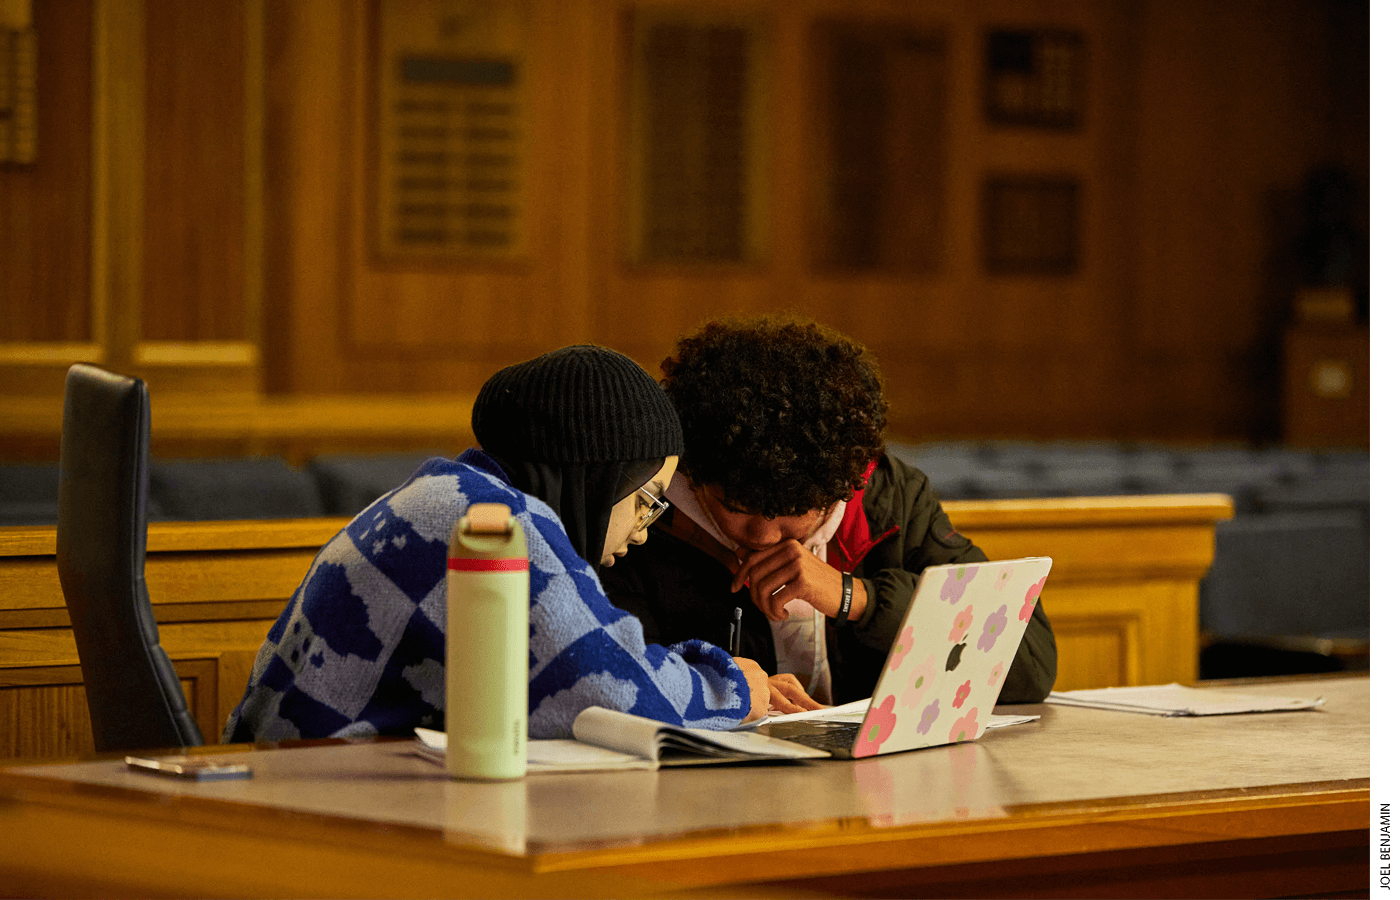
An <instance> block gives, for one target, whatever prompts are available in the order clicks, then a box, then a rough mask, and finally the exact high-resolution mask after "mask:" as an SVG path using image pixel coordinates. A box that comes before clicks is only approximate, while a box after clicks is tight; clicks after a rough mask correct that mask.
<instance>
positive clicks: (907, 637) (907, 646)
mask: <svg viewBox="0 0 1400 900" xmlns="http://www.w3.org/2000/svg"><path fill="white" fill-rule="evenodd" d="M913 649H914V626H913V625H910V626H909V627H908V628H906V629H904V631H903V632H901V633H900V635H899V638H898V640H896V641H895V642H894V649H893V650H891V651H890V657H891V661H890V671H891V672H893V671H894V670H895V669H898V668H899V664H900V663H902V662H904V657H906V656H908V655H909V651H910V650H913Z"/></svg>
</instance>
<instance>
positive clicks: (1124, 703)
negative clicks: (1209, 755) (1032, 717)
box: [1045, 683, 1323, 716]
mask: <svg viewBox="0 0 1400 900" xmlns="http://www.w3.org/2000/svg"><path fill="white" fill-rule="evenodd" d="M1045 702H1046V703H1056V704H1059V705H1061V706H1082V707H1085V708H1087V709H1107V710H1113V711H1115V712H1132V713H1143V714H1146V715H1150V716H1227V715H1233V714H1236V713H1257V712H1287V711H1290V710H1298V709H1316V708H1317V707H1319V706H1321V705H1322V703H1323V698H1322V697H1314V698H1313V699H1311V700H1308V699H1306V698H1302V697H1265V696H1261V695H1258V694H1229V693H1225V692H1223V691H1217V690H1213V689H1212V690H1202V689H1200V688H1189V687H1183V686H1182V685H1179V684H1176V683H1172V684H1159V685H1153V686H1151V687H1115V688H1099V689H1097V690H1084V691H1065V692H1063V693H1062V692H1059V691H1052V692H1051V693H1050V696H1049V697H1047V698H1046V700H1045Z"/></svg>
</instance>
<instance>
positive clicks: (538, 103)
mask: <svg viewBox="0 0 1400 900" xmlns="http://www.w3.org/2000/svg"><path fill="white" fill-rule="evenodd" d="M439 6H440V4H437V3H428V4H426V5H425V6H424V7H423V9H424V10H425V13H424V14H425V15H427V14H432V15H437V13H436V12H434V10H435V9H437V7H439ZM444 8H445V7H444ZM502 9H508V10H511V11H512V17H513V18H518V21H519V27H520V30H521V31H522V35H521V39H522V41H523V44H522V46H521V50H520V60H521V62H520V72H521V80H522V82H523V85H522V92H521V96H522V110H521V116H520V118H519V120H518V121H519V127H520V128H521V129H522V130H523V131H524V134H525V137H524V140H523V141H522V142H521V146H522V148H523V156H522V159H521V166H520V177H521V178H522V179H523V182H524V188H523V202H522V206H521V212H522V222H521V223H520V224H521V231H522V234H523V241H522V243H523V248H522V252H521V253H520V254H519V256H518V257H516V258H507V259H502V260H499V261H496V260H489V259H487V260H477V261H466V260H463V261H460V262H452V263H446V262H443V263H439V264H437V265H433V266H415V267H408V266H405V265H402V264H400V263H396V262H395V261H392V260H384V259H377V258H376V257H375V255H374V254H373V253H371V252H363V251H357V253H356V264H355V267H354V273H355V274H354V284H355V289H354V291H353V294H352V297H353V300H352V304H351V306H350V309H349V317H350V328H349V347H348V348H347V355H348V356H349V358H351V359H353V360H356V361H358V360H360V359H367V360H373V361H376V362H378V363H379V365H380V367H381V368H383V369H390V368H392V367H394V366H397V367H399V368H401V369H402V371H403V376H402V379H401V382H402V383H405V384H408V385H412V389H416V390H463V389H467V388H468V387H470V388H471V389H474V388H475V387H476V386H477V385H479V384H480V383H481V381H484V380H485V378H486V377H487V376H489V375H490V374H491V373H493V372H494V371H495V370H496V369H498V368H500V367H501V366H503V365H506V364H509V363H513V362H518V361H520V360H522V359H525V358H527V357H529V356H533V355H535V354H537V353H540V352H543V351H545V350H549V349H553V348H555V347H559V346H563V345H565V344H569V343H576V342H578V341H579V340H581V339H583V337H584V335H585V332H586V330H587V327H588V322H589V320H590V318H591V317H590V314H589V298H588V292H587V278H586V270H584V269H581V268H579V265H580V263H582V262H583V260H584V259H586V257H587V255H588V252H589V251H588V250H587V247H588V240H589V235H588V231H589V229H588V228H587V227H586V225H585V224H584V223H585V222H586V220H587V208H588V207H587V197H588V193H587V186H586V182H587V166H588V145H589V144H588V136H587V135H588V127H589V125H590V123H589V121H588V116H587V109H588V108H587V105H586V97H587V87H586V84H587V81H586V79H587V72H588V69H589V64H590V61H589V58H588V53H587V51H588V48H589V44H588V42H587V41H586V40H584V41H580V40H577V39H576V38H577V36H579V35H586V34H588V31H589V29H588V18H587V16H586V14H585V13H586V12H587V10H586V9H581V8H579V7H578V6H577V5H576V4H566V3H560V2H544V0H538V2H524V0H515V2H511V3H508V4H506V5H505V6H504V7H502ZM580 106H581V107H582V108H580ZM361 130H362V129H357V132H359V131H361ZM359 193H360V194H361V195H363V194H364V192H363V191H359ZM363 236H364V230H363V229H356V230H355V234H354V236H353V238H352V240H353V241H354V242H356V243H358V242H360V241H362V239H363ZM363 389H373V387H372V385H370V384H364V385H363Z"/></svg>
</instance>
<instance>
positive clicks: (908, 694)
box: [899, 656, 942, 706]
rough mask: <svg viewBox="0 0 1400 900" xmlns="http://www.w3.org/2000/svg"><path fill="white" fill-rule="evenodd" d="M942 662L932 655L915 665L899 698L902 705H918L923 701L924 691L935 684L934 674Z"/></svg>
mask: <svg viewBox="0 0 1400 900" xmlns="http://www.w3.org/2000/svg"><path fill="white" fill-rule="evenodd" d="M941 664H942V660H940V659H938V658H937V657H934V656H930V657H927V658H925V659H924V661H923V662H921V663H919V664H918V665H917V666H915V667H914V669H913V671H911V672H910V673H909V681H908V683H907V686H906V687H905V689H904V693H903V694H902V695H901V696H900V698H899V702H900V705H901V706H918V705H919V704H920V703H921V702H923V697H924V691H926V690H928V689H929V688H930V687H931V686H932V685H933V679H934V676H936V675H937V674H938V672H939V669H940V668H941Z"/></svg>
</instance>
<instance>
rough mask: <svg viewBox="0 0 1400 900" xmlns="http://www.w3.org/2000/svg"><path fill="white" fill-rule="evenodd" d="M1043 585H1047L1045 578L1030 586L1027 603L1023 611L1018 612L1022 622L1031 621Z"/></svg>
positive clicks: (1027, 592)
mask: <svg viewBox="0 0 1400 900" xmlns="http://www.w3.org/2000/svg"><path fill="white" fill-rule="evenodd" d="M1045 577H1046V578H1049V577H1050V576H1048V575H1047V576H1045ZM1043 587H1045V578H1042V579H1040V580H1039V581H1037V582H1036V583H1035V584H1033V585H1031V586H1030V589H1029V590H1027V591H1026V605H1025V606H1022V607H1021V611H1020V612H1019V613H1017V615H1016V618H1018V619H1020V620H1021V621H1022V622H1029V621H1030V620H1031V614H1032V613H1034V612H1035V603H1036V601H1037V600H1039V599H1040V589H1041V588H1043Z"/></svg>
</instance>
